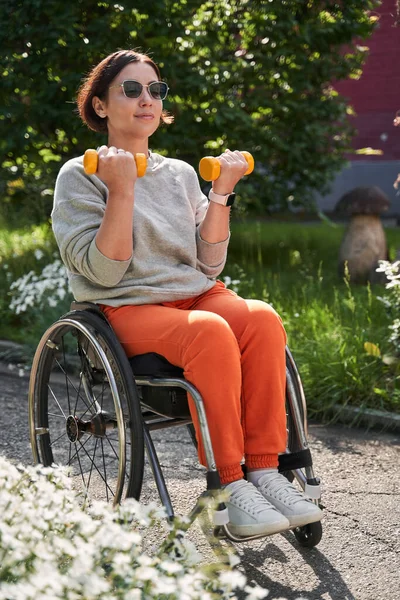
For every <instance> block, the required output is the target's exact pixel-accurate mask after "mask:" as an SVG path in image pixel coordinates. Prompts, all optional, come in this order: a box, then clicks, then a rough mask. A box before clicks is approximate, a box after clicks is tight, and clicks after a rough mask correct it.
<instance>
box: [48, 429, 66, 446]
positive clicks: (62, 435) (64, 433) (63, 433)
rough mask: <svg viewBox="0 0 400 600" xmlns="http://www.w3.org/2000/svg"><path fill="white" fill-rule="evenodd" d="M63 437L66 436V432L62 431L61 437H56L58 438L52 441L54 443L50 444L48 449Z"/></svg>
mask: <svg viewBox="0 0 400 600" xmlns="http://www.w3.org/2000/svg"><path fill="white" fill-rule="evenodd" d="M64 435H67V432H66V431H63V432H62V434H61V435H59V436H58V438H57V439H56V440H54V442H51V444H50V448H52V447H53V446H54V444H56V443H57V442H58V440H60V439H61V438H62V437H64Z"/></svg>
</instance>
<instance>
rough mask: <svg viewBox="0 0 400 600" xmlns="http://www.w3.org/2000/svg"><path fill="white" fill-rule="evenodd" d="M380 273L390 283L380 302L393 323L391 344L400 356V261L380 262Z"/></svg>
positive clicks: (390, 326)
mask: <svg viewBox="0 0 400 600" xmlns="http://www.w3.org/2000/svg"><path fill="white" fill-rule="evenodd" d="M377 271H378V272H381V273H385V275H386V278H387V279H388V283H387V284H386V286H385V287H386V294H385V296H384V297H379V300H381V301H382V302H383V304H384V305H385V307H386V309H387V311H388V313H389V315H390V317H391V318H392V323H391V325H389V329H390V331H391V335H390V337H389V341H390V343H391V344H392V345H393V349H394V351H395V353H396V355H400V261H398V260H397V261H395V262H394V263H391V262H389V261H387V260H381V261H379V267H378V268H377Z"/></svg>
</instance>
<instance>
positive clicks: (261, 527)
mask: <svg viewBox="0 0 400 600" xmlns="http://www.w3.org/2000/svg"><path fill="white" fill-rule="evenodd" d="M225 489H226V490H227V491H228V492H229V493H230V497H229V500H228V501H226V502H225V504H226V507H227V509H228V514H229V523H228V529H229V531H231V532H232V533H233V534H234V535H238V536H242V537H244V536H247V535H271V534H273V533H279V532H280V531H284V530H285V529H289V527H290V524H289V521H288V519H287V518H286V517H284V516H283V515H282V514H281V513H280V512H279V511H277V510H276V509H275V508H274V506H272V504H271V503H270V502H268V501H267V500H266V499H265V498H264V497H263V496H262V495H261V494H260V492H259V491H258V490H257V488H256V487H255V486H254V485H253V484H252V483H249V482H248V481H246V480H245V479H239V480H238V481H233V482H232V483H228V485H226V486H225Z"/></svg>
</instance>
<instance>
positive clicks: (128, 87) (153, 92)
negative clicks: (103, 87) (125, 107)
mask: <svg viewBox="0 0 400 600" xmlns="http://www.w3.org/2000/svg"><path fill="white" fill-rule="evenodd" d="M117 87H122V89H123V90H124V94H125V96H126V97H127V98H140V96H141V95H142V93H143V88H144V87H145V88H147V89H148V91H149V94H150V96H151V97H152V98H154V100H164V99H165V98H166V97H167V94H168V89H169V88H168V85H167V84H166V83H165V81H152V82H151V83H149V85H143V84H142V83H140V82H139V81H135V80H134V79H126V80H125V81H123V82H122V83H119V84H118V85H110V88H117ZM110 88H109V89H110Z"/></svg>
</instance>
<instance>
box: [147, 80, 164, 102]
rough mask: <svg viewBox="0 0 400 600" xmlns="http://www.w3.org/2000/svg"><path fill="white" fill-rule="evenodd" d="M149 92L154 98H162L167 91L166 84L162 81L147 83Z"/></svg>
mask: <svg viewBox="0 0 400 600" xmlns="http://www.w3.org/2000/svg"><path fill="white" fill-rule="evenodd" d="M149 92H150V94H151V95H152V96H153V98H154V99H155V100H164V98H166V96H167V93H168V86H167V84H166V83H164V82H163V81H154V82H153V83H151V84H150V85H149Z"/></svg>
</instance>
